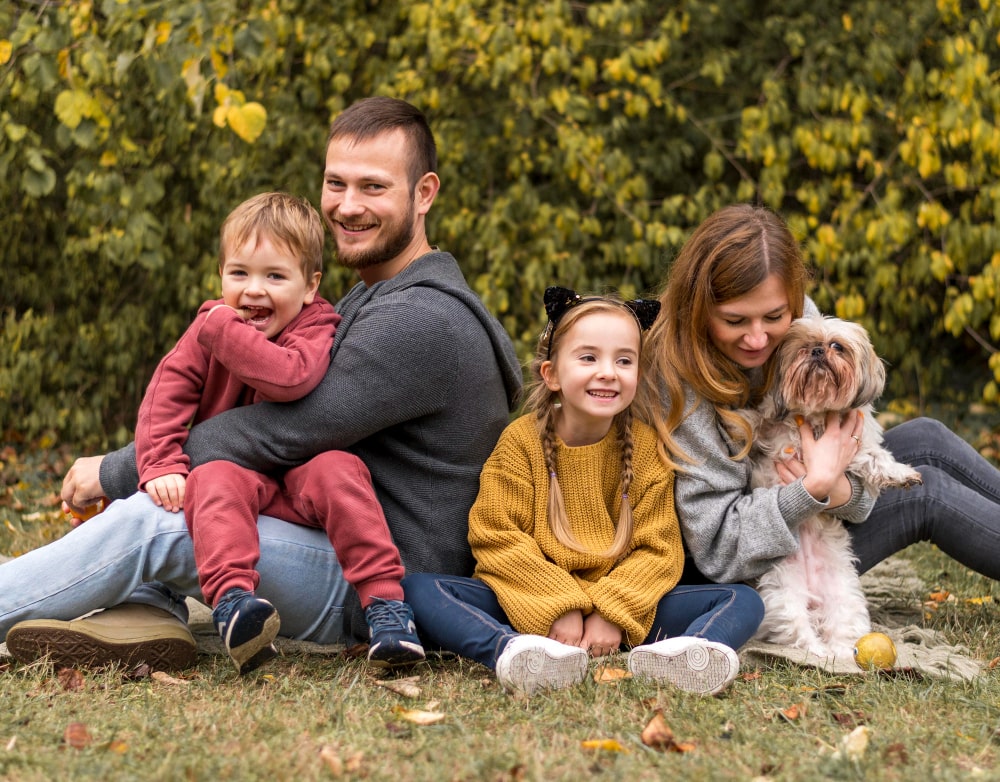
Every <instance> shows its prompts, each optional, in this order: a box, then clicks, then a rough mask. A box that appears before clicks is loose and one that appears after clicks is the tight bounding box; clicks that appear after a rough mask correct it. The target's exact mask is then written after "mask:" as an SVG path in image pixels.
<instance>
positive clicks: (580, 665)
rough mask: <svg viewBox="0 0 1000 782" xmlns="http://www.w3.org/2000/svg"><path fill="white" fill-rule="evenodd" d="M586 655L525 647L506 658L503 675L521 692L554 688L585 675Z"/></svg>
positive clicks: (529, 693)
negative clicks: (552, 653) (553, 654)
mask: <svg viewBox="0 0 1000 782" xmlns="http://www.w3.org/2000/svg"><path fill="white" fill-rule="evenodd" d="M588 662H589V660H588V657H587V654H586V652H583V651H582V650H581V653H580V654H574V655H568V656H566V657H553V656H552V655H550V654H548V653H547V652H544V651H541V650H540V649H525V650H524V651H523V652H519V653H517V654H516V655H514V657H513V658H512V659H511V660H510V662H509V664H508V665H507V670H506V672H505V673H506V678H507V679H508V681H510V682H511V684H513V685H514V687H515V688H516V689H518V690H519V691H521V692H523V693H524V694H525V695H533V694H534V693H535V692H537V691H538V690H542V689H549V690H558V689H562V688H563V687H572V686H573V685H574V684H579V683H580V682H582V681H583V679H584V677H585V676H586V675H587V665H588Z"/></svg>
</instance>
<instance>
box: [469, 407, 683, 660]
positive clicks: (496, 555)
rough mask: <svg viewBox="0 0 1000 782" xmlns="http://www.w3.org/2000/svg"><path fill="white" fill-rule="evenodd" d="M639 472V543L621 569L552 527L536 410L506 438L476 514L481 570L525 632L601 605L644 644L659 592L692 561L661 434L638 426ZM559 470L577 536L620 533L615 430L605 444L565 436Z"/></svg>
mask: <svg viewBox="0 0 1000 782" xmlns="http://www.w3.org/2000/svg"><path fill="white" fill-rule="evenodd" d="M633 434H634V441H635V448H634V453H633V464H632V466H633V471H634V473H635V478H634V480H633V482H632V486H631V488H630V489H629V502H630V503H631V505H632V512H633V517H634V532H633V535H632V541H631V543H630V545H629V547H628V549H627V550H626V552H625V554H624V555H623V556H622V558H621V559H620V560H619V561H618V564H617V565H616V564H615V563H614V562H613V561H612V560H610V559H608V558H607V557H601V556H597V555H594V554H583V553H580V552H577V551H573V550H572V549H570V548H567V547H566V546H563V545H562V544H561V543H560V542H559V541H558V540H556V537H555V535H554V534H553V533H552V530H551V528H550V527H549V524H548V514H547V504H548V499H549V496H548V495H549V475H548V470H547V469H546V467H545V457H544V454H543V452H542V442H541V438H540V437H539V435H538V431H537V429H536V427H535V420H534V416H533V415H526V416H522V417H521V418H519V419H517V420H516V421H514V422H513V423H512V424H511V425H510V426H508V427H507V429H505V430H504V432H503V434H502V435H501V436H500V441H499V442H498V443H497V446H496V448H495V449H494V451H493V454H492V455H491V456H490V458H489V460H488V461H487V462H486V465H485V466H484V467H483V473H482V476H481V478H480V482H479V496H478V497H477V498H476V502H475V504H474V505H473V507H472V511H471V513H470V516H469V543H470V545H471V546H472V553H473V554H474V555H475V557H476V571H475V576H476V577H477V578H480V579H482V580H483V581H485V582H486V583H487V584H489V586H490V588H491V589H492V590H493V591H494V592H495V593H496V595H497V599H498V600H499V601H500V605H501V606H502V607H503V609H504V611H505V612H506V614H507V617H508V618H509V619H510V622H511V625H513V627H514V629H515V630H517V631H518V632H520V633H534V634H536V635H548V632H549V628H550V627H551V626H552V623H553V622H554V621H555V620H556V619H558V618H559V617H560V616H562V615H563V614H566V613H568V612H570V611H573V610H576V609H579V610H580V611H582V612H583V614H584V616H586V615H589V614H590V613H591V612H593V611H597V612H598V613H599V614H600V615H601V616H602V617H603V618H604V619H606V620H608V621H609V622H611V623H613V624H615V625H617V626H618V627H620V628H622V630H623V631H624V633H625V635H626V637H627V639H628V642H629V644H631V645H633V646H634V645H636V644H640V643H642V642H643V641H644V640H645V639H646V636H647V635H648V634H649V630H650V628H651V626H652V624H653V616H654V614H655V612H656V605H657V603H658V602H659V600H660V598H661V597H663V595H665V594H666V593H667V592H669V591H670V590H671V589H673V588H674V586H675V585H676V584H677V581H678V579H679V578H680V575H681V570H682V568H683V564H684V550H683V546H682V543H681V533H680V528H679V526H678V523H677V515H676V513H675V512H674V492H673V487H674V479H673V473H672V472H670V471H669V470H667V469H666V468H665V467H664V466H663V463H662V462H661V461H660V459H659V457H658V456H657V453H656V433H655V432H654V431H653V430H652V429H651V428H650V427H648V426H646V425H645V424H642V423H639V422H636V423H635V424H634V426H633ZM556 464H557V466H556V473H557V475H558V477H559V485H560V487H561V489H562V493H563V498H564V501H565V503H566V515H567V518H569V520H570V525H571V527H572V530H573V535H574V536H575V537H576V539H577V541H578V542H579V543H580V544H582V545H583V546H584V547H586V548H588V549H591V550H593V551H597V552H600V551H605V550H606V549H607V548H608V547H609V546H610V545H611V540H612V538H613V537H614V532H615V522H616V521H617V519H618V509H619V503H620V495H619V493H618V492H619V484H620V482H621V448H620V446H619V444H618V440H617V437H616V435H615V431H614V428H613V427H612V430H611V431H610V432H609V433H608V435H607V436H606V437H605V438H604V439H603V440H602V441H601V442H599V443H595V444H594V445H587V446H582V447H579V448H570V447H568V446H566V445H564V444H563V443H562V442H561V441H560V442H558V452H557V456H556Z"/></svg>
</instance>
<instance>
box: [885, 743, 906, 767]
mask: <svg viewBox="0 0 1000 782" xmlns="http://www.w3.org/2000/svg"><path fill="white" fill-rule="evenodd" d="M885 759H886V760H887V761H889V765H893V764H894V763H900V764H902V765H904V766H905V765H906V764H907V763H909V762H910V756H909V755H908V754H907V752H906V746H905V745H904V744H903V743H902V742H898V741H897V742H896V743H894V744H890V745H889V746H888V747H886V748H885Z"/></svg>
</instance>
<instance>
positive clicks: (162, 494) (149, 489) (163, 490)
mask: <svg viewBox="0 0 1000 782" xmlns="http://www.w3.org/2000/svg"><path fill="white" fill-rule="evenodd" d="M186 484H187V478H186V477H185V476H183V475H180V474H177V473H170V474H169V475H161V476H160V477H159V478H153V480H151V481H146V485H145V486H143V488H144V489H145V490H146V493H147V494H148V495H149V496H150V498H151V499H152V500H153V502H155V503H156V504H157V505H159V506H160V507H161V508H163V510H168V511H170V512H171V513H177V511H179V510H180V509H181V508H183V507H184V487H185V485H186Z"/></svg>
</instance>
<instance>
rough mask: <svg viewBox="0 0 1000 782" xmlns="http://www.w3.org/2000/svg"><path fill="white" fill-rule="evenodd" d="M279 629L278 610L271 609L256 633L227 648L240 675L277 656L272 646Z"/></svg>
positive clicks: (276, 651)
mask: <svg viewBox="0 0 1000 782" xmlns="http://www.w3.org/2000/svg"><path fill="white" fill-rule="evenodd" d="M280 629H281V619H280V617H279V616H278V612H277V611H273V612H272V613H271V614H270V615H269V616H268V617H267V619H265V620H264V623H263V624H262V625H261V627H260V632H258V633H257V635H255V636H254V637H253V638H251V639H250V640H249V641H247V642H246V643H243V644H240V645H239V646H235V647H233V648H232V649H230V650H229V656H230V658H232V661H233V664H234V665H235V666H236V670H237V672H238V673H239V674H240V675H241V676H242V675H243V674H245V673H250V671H253V670H256V669H257V668H259V667H260V666H262V665H263V664H264V663H266V662H267V661H268V660H271V659H274V658H275V657H277V656H278V650H277V649H275V648H274V643H273V641H274V639H275V638H276V637H277V636H278V630H280Z"/></svg>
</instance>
